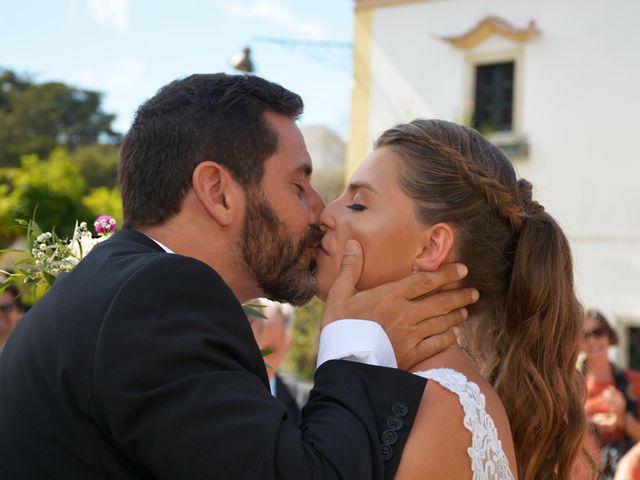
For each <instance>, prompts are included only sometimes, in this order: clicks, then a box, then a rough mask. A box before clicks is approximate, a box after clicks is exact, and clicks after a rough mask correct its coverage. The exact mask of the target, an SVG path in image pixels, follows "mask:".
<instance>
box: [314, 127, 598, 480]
mask: <svg viewBox="0 0 640 480" xmlns="http://www.w3.org/2000/svg"><path fill="white" fill-rule="evenodd" d="M375 147H376V148H375V150H374V151H373V152H372V153H371V154H370V155H369V156H368V157H367V159H366V160H365V161H364V162H363V164H362V165H361V166H360V167H359V168H358V170H357V171H356V172H355V173H354V174H353V176H352V178H351V179H350V183H349V185H348V187H347V189H346V190H345V192H344V193H343V195H342V196H341V197H340V198H338V199H337V200H336V201H335V202H333V203H331V204H330V205H329V206H328V207H327V208H326V209H325V211H324V212H323V213H322V215H321V217H320V221H321V224H322V228H323V229H324V230H325V236H324V238H323V240H322V248H321V249H320V253H319V255H318V276H317V278H318V294H319V296H320V297H321V298H322V297H323V296H326V294H327V292H328V291H329V289H330V287H331V285H332V284H333V281H334V280H335V278H336V276H337V273H338V271H339V268H340V260H341V258H342V251H343V248H344V244H345V242H346V241H347V240H348V239H355V240H357V241H358V242H359V243H360V245H361V246H362V250H363V256H364V264H363V270H362V275H361V277H360V281H359V283H358V285H357V288H358V289H368V288H372V287H375V286H377V285H381V284H383V283H386V282H390V281H394V280H398V279H401V278H403V277H405V276H406V275H407V274H409V273H410V272H412V271H418V270H427V271H434V270H437V269H438V267H439V266H440V265H442V264H444V263H449V262H453V261H460V262H462V263H465V264H466V265H467V266H468V267H469V275H468V277H467V278H466V279H465V280H464V286H472V287H475V288H476V289H478V290H479V292H480V299H479V301H478V302H477V303H475V304H474V305H473V306H471V307H469V309H468V315H469V318H468V320H467V321H466V322H465V323H464V324H463V326H462V327H461V329H460V332H459V335H458V344H457V345H453V346H451V347H449V348H447V349H446V350H444V351H443V352H441V353H439V354H437V355H435V356H433V357H431V358H429V359H427V360H426V361H424V362H422V363H421V364H418V365H416V366H414V367H413V369H412V370H413V371H414V373H416V374H418V375H421V376H423V377H425V378H427V379H428V382H427V386H426V388H425V391H424V394H423V399H422V403H421V405H420V409H419V411H418V414H417V417H416V420H415V422H414V424H413V428H412V430H411V433H410V435H409V438H408V441H407V444H406V446H405V448H404V451H403V454H402V458H401V461H400V466H399V469H398V473H397V476H396V478H398V479H427V480H429V479H447V480H448V479H451V480H456V479H475V480H481V479H501V480H502V479H506V480H509V479H515V478H520V479H527V480H528V479H545V480H546V479H565V478H569V475H570V470H571V466H572V464H573V463H574V461H575V460H576V459H579V460H580V461H582V457H581V455H580V452H581V450H580V443H581V439H582V437H583V434H584V432H585V426H586V421H585V416H584V411H583V408H582V397H581V395H582V383H581V379H580V377H579V374H578V373H577V372H576V370H575V361H576V359H577V355H578V350H579V335H580V332H581V324H582V315H581V309H580V305H579V303H578V301H577V299H576V296H575V293H574V290H573V278H572V276H573V272H572V266H571V253H570V250H569V246H568V242H567V240H566V238H565V236H564V234H563V233H562V231H561V230H560V228H559V227H558V225H557V224H556V222H555V221H554V220H553V218H552V217H551V216H550V215H549V214H547V213H546V212H545V211H544V209H543V208H542V207H541V206H540V205H539V204H538V203H537V202H535V201H533V200H532V198H531V185H530V184H529V183H528V182H526V181H525V180H519V181H518V180H516V176H515V172H514V170H513V167H512V165H511V164H510V162H509V161H508V160H507V159H506V158H505V157H504V156H503V155H502V153H501V152H500V151H499V150H498V149H497V148H496V147H495V146H493V145H492V144H491V143H489V142H488V141H487V140H485V139H484V138H483V137H482V136H481V135H480V134H478V133H477V132H475V131H474V130H471V129H468V128H465V127H461V126H459V125H456V124H453V123H449V122H444V121H438V120H417V121H414V122H411V123H409V124H404V125H399V126H397V127H395V128H392V129H390V130H387V131H386V132H385V133H383V134H382V136H381V137H380V138H379V139H378V141H377V142H376V145H375ZM585 462H588V461H587V460H585Z"/></svg>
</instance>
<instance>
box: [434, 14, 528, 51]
mask: <svg viewBox="0 0 640 480" xmlns="http://www.w3.org/2000/svg"><path fill="white" fill-rule="evenodd" d="M539 34H540V30H538V27H537V26H536V22H535V20H531V21H530V22H529V25H527V28H522V29H520V28H516V27H514V26H513V25H512V24H511V23H509V22H507V21H506V20H504V19H503V18H500V17H495V16H489V17H485V18H483V19H482V20H480V22H478V23H477V24H476V25H475V26H474V27H473V28H471V30H469V31H468V32H466V33H463V34H461V35H456V36H451V37H441V38H442V40H444V41H445V42H448V43H450V44H451V45H453V46H455V47H458V48H473V47H475V46H476V45H478V44H480V43H482V42H484V41H485V40H487V39H488V38H490V37H492V36H493V35H499V36H501V37H504V38H507V39H509V40H512V41H514V42H518V43H524V42H528V41H529V40H531V39H533V38H535V37H537V36H538V35H539Z"/></svg>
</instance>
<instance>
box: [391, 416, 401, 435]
mask: <svg viewBox="0 0 640 480" xmlns="http://www.w3.org/2000/svg"><path fill="white" fill-rule="evenodd" d="M403 426H404V422H403V421H402V419H401V418H400V417H389V418H387V427H389V429H390V430H393V431H395V432H397V431H398V430H401V429H402V427H403Z"/></svg>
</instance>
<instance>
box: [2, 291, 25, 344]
mask: <svg viewBox="0 0 640 480" xmlns="http://www.w3.org/2000/svg"><path fill="white" fill-rule="evenodd" d="M21 316H22V311H20V309H19V308H18V306H17V305H16V302H15V299H14V298H13V295H11V293H9V292H3V293H2V295H0V345H4V342H6V340H7V338H8V337H9V335H10V334H11V332H12V331H13V329H14V328H15V326H16V323H18V320H19V319H20V317H21Z"/></svg>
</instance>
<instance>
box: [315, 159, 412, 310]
mask: <svg viewBox="0 0 640 480" xmlns="http://www.w3.org/2000/svg"><path fill="white" fill-rule="evenodd" d="M399 164H400V159H399V157H398V155H397V154H396V153H395V152H394V151H392V150H390V149H388V148H384V147H382V148H378V149H377V150H374V151H373V152H372V153H371V154H370V155H369V156H368V157H367V158H366V160H365V161H364V163H362V165H360V167H359V168H358V170H357V171H356V172H355V173H354V174H353V176H352V177H351V180H350V183H349V185H348V186H347V189H346V190H345V192H344V193H343V194H342V196H341V197H340V198H338V199H337V200H335V201H334V202H332V203H331V204H330V205H328V206H327V207H326V208H325V210H324V211H323V212H322V214H321V215H320V223H321V224H322V226H323V228H324V229H325V230H326V233H325V236H324V238H323V240H322V248H321V249H319V252H318V274H317V279H318V293H317V294H318V296H319V297H320V298H321V299H323V300H324V299H326V297H327V293H328V292H329V289H330V288H331V286H332V285H333V283H334V281H335V279H336V277H337V276H338V272H339V270H340V262H341V260H342V252H343V249H344V244H345V242H346V241H347V240H349V239H354V240H357V241H358V242H359V243H360V245H361V246H362V249H363V254H364V266H363V270H362V275H361V276H360V280H359V282H358V284H357V286H356V288H357V289H358V290H364V289H368V288H372V287H375V286H377V285H381V284H383V283H387V282H390V281H394V280H399V279H401V278H403V277H406V276H407V275H409V274H410V273H411V271H412V267H413V264H414V260H415V258H416V257H417V256H418V255H419V254H420V252H421V251H422V238H423V236H422V235H421V233H422V232H423V231H424V229H425V227H424V226H422V225H421V224H420V222H418V220H417V219H416V217H415V214H414V202H413V200H411V199H410V198H409V197H408V196H407V195H406V194H405V193H404V192H403V191H402V190H401V189H400V187H399V185H398V166H399Z"/></svg>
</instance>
